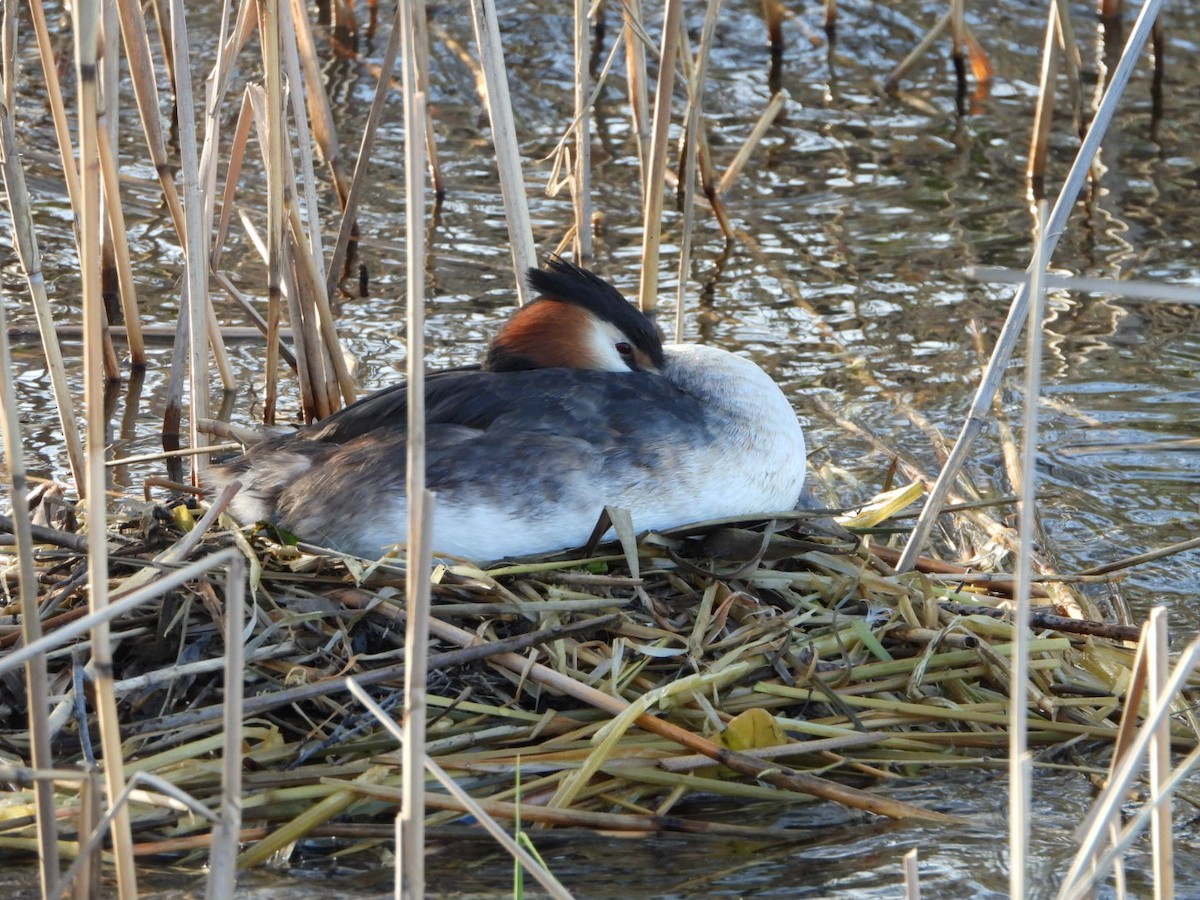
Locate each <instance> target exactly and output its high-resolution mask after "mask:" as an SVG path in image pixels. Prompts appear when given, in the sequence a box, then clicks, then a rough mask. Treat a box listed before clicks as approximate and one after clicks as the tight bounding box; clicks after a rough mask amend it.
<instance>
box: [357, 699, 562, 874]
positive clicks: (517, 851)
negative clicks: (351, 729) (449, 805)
mask: <svg viewBox="0 0 1200 900" xmlns="http://www.w3.org/2000/svg"><path fill="white" fill-rule="evenodd" d="M346 686H347V688H348V689H349V691H350V693H351V694H353V695H354V698H355V699H356V700H358V702H359V703H361V704H362V705H363V706H365V707H366V708H367V709H368V710H369V711H370V713H371V714H372V715H373V716H374V717H375V719H376V720H377V721H378V722H379V723H380V724H381V725H382V726H383V727H384V730H385V731H387V732H388V733H389V734H391V736H392V737H394V738H395V739H396V740H397V741H398V742H400V744H401V746H402V747H404V746H407V745H406V744H405V741H406V740H407V738H406V736H405V734H404V733H403V732H402V731H401V730H400V729H399V728H398V727H397V726H396V724H395V723H394V722H393V721H392V720H391V718H390V717H389V716H388V714H387V713H386V712H384V710H383V709H382V708H381V707H380V706H379V704H378V703H376V702H375V701H374V700H373V699H371V695H370V694H368V693H367V692H366V691H364V690H363V689H362V688H361V687H360V686H359V685H358V683H357V682H355V680H354V679H353V678H347V679H346ZM417 756H418V757H419V759H418V760H417V761H420V762H422V763H423V766H424V769H427V770H428V771H429V772H430V774H432V775H433V776H434V777H435V778H436V779H437V780H438V781H439V782H441V784H442V786H443V787H444V788H445V789H446V790H447V791H448V792H449V793H450V795H451V796H452V797H453V798H454V800H456V801H457V807H458V808H460V809H462V810H463V811H464V812H468V813H470V814H471V815H472V816H474V817H475V819H476V821H478V822H479V823H480V824H481V825H482V826H483V827H484V829H486V830H487V832H488V834H490V835H491V836H492V837H493V838H495V839H496V842H497V843H498V844H500V846H502V847H503V848H504V849H505V850H506V851H507V852H508V853H509V854H511V855H512V856H513V857H514V858H515V859H517V860H518V861H519V862H520V863H521V865H523V866H525V868H526V869H528V870H529V872H530V873H531V874H532V875H533V876H534V878H536V879H537V880H538V883H539V884H541V885H542V887H544V888H545V889H546V890H547V891H549V892H550V894H551V895H552V896H554V897H559V898H570V897H571V894H570V893H569V892H568V891H567V889H566V888H564V887H563V886H562V884H561V883H560V882H559V881H558V879H557V878H555V877H554V875H553V874H552V873H551V872H550V871H549V870H548V869H547V868H546V867H545V866H543V865H542V864H541V862H540V861H539V860H537V859H535V858H534V857H533V855H532V854H530V853H529V851H528V850H526V849H525V848H524V847H522V846H521V845H520V844H518V843H517V842H516V841H515V840H514V839H513V838H512V837H510V836H509V835H508V834H507V833H506V832H505V831H504V830H503V829H501V828H500V826H499V825H498V824H497V823H496V821H495V819H494V818H492V815H491V814H490V813H489V812H488V810H487V809H486V808H485V805H484V804H483V803H480V802H479V801H478V800H476V799H475V798H474V797H472V796H471V795H470V794H468V793H467V792H466V791H464V790H462V788H460V787H459V786H458V785H457V784H456V783H455V782H454V780H453V779H452V778H450V776H449V775H447V774H446V772H445V771H444V770H443V769H442V767H441V766H439V765H438V764H437V763H436V762H434V761H433V759H431V758H430V757H428V756H426V755H425V754H424V753H423V752H422V753H420V754H417ZM408 760H409V755H408V754H407V753H406V754H405V765H406V766H407V765H409V761H408ZM421 780H422V785H423V784H424V770H422V772H421ZM362 787H363V790H364V793H367V794H371V795H374V796H382V797H386V798H387V799H391V800H394V799H396V794H395V792H394V791H390V790H386V789H384V790H374V789H373V786H367V785H363V786H362ZM406 796H407V793H406V792H404V791H401V792H400V798H399V799H400V800H401V802H403V799H404V797H406ZM431 799H432V798H431ZM408 887H409V886H408V885H405V888H404V889H407V888H408ZM402 890H403V889H402Z"/></svg>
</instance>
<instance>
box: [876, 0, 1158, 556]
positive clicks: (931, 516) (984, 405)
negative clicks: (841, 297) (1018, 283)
mask: <svg viewBox="0 0 1200 900" xmlns="http://www.w3.org/2000/svg"><path fill="white" fill-rule="evenodd" d="M1160 5H1161V0H1147V2H1146V3H1145V4H1143V6H1142V8H1141V10H1140V11H1139V13H1138V18H1137V21H1136V23H1135V24H1134V27H1133V30H1132V31H1131V32H1130V35H1129V40H1128V41H1127V42H1126V44H1125V49H1124V50H1123V51H1122V53H1121V59H1120V61H1119V62H1118V64H1117V68H1116V71H1114V72H1113V76H1112V80H1111V81H1110V82H1109V84H1108V87H1107V88H1106V89H1105V92H1104V97H1103V99H1102V100H1101V102H1100V106H1099V108H1098V109H1097V111H1096V116H1095V119H1094V120H1093V122H1092V126H1091V128H1090V129H1089V130H1088V133H1087V136H1086V137H1085V138H1084V140H1083V142H1082V144H1081V145H1080V147H1079V152H1078V153H1077V154H1076V156H1075V160H1074V161H1073V162H1072V164H1071V169H1070V172H1069V173H1068V174H1067V178H1066V181H1065V182H1064V184H1063V187H1062V190H1061V191H1060V192H1059V195H1058V199H1057V200H1056V201H1055V203H1054V208H1053V210H1052V211H1051V213H1050V217H1049V219H1048V221H1047V224H1046V233H1047V246H1046V258H1047V260H1049V259H1051V258H1052V257H1053V253H1054V248H1055V247H1056V246H1057V244H1058V239H1059V237H1061V235H1062V233H1063V231H1064V230H1065V228H1066V225H1067V221H1068V219H1069V218H1070V214H1071V210H1072V209H1073V208H1074V205H1075V200H1076V198H1077V197H1078V196H1079V192H1080V190H1082V188H1083V182H1084V180H1085V179H1086V178H1087V176H1088V173H1089V172H1090V170H1091V165H1092V161H1093V159H1094V158H1095V156H1096V153H1097V151H1098V150H1099V148H1100V141H1101V140H1102V139H1103V137H1104V134H1105V133H1106V132H1107V130H1108V127H1109V125H1110V124H1111V122H1112V118H1113V114H1114V113H1115V111H1116V107H1117V104H1118V102H1119V100H1120V98H1121V96H1122V94H1123V93H1124V91H1125V87H1126V85H1127V84H1128V83H1129V77H1130V75H1131V74H1132V72H1133V67H1134V66H1135V65H1136V63H1137V57H1138V54H1139V52H1140V50H1141V48H1142V47H1143V46H1144V44H1145V42H1146V39H1147V37H1148V36H1149V33H1150V28H1151V25H1152V24H1153V22H1154V19H1155V17H1156V16H1157V15H1158V10H1159V6H1160ZM1028 303H1029V290H1028V288H1021V289H1019V290H1018V291H1017V293H1016V296H1015V297H1014V298H1013V302H1012V305H1011V307H1010V308H1009V313H1008V318H1007V319H1006V320H1005V323H1004V327H1003V329H1002V331H1001V333H1000V336H999V337H998V338H997V340H996V345H995V348H994V349H993V351H992V357H991V359H990V360H989V361H988V365H987V369H986V370H985V371H984V374H983V377H982V378H981V380H980V385H979V388H978V389H977V391H976V393H975V397H974V399H973V400H972V402H971V408H970V410H969V411H968V414H967V418H966V420H965V421H964V422H963V426H962V429H961V430H960V432H959V436H958V440H957V441H955V443H954V448H953V450H952V451H951V453H950V456H949V458H948V459H947V460H946V463H945V465H944V466H943V467H942V471H941V473H939V475H938V479H937V483H936V484H935V485H934V489H933V491H932V493H931V494H930V496H929V499H928V500H927V501H926V504H925V509H924V510H923V511H922V514H921V517H920V518H919V519H918V520H917V524H916V527H914V528H913V532H912V534H911V535H910V536H909V540H908V543H907V544H906V545H905V548H904V555H903V556H902V557H901V560H900V564H899V565H898V567H897V568H899V569H900V570H901V571H905V570H907V569H909V568H911V567H912V563H913V560H914V559H915V558H916V557H917V556H918V555H919V554H920V551H921V549H922V547H923V545H924V544H925V541H926V540H928V538H929V534H930V532H931V530H932V528H933V524H934V522H935V520H936V518H937V514H938V510H939V509H941V506H942V504H943V503H945V500H946V496H947V494H948V493H949V491H950V488H951V485H952V484H953V483H954V481H955V479H956V478H957V476H958V473H959V471H960V470H961V468H962V465H963V463H964V462H965V460H966V456H967V453H968V452H970V449H971V446H972V445H973V444H974V442H975V438H976V437H977V436H978V435H979V433H980V431H982V430H983V425H984V423H985V421H986V418H987V411H988V408H989V407H990V406H991V401H992V397H993V396H994V395H995V393H996V390H997V389H998V387H999V384H1000V381H1001V379H1002V377H1003V374H1004V370H1005V368H1006V366H1007V364H1008V360H1009V358H1010V357H1011V356H1012V352H1013V349H1014V348H1015V346H1016V342H1017V339H1018V337H1019V336H1020V333H1021V328H1022V327H1023V324H1024V319H1025V316H1026V311H1027V307H1028Z"/></svg>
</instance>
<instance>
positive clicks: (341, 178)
mask: <svg viewBox="0 0 1200 900" xmlns="http://www.w3.org/2000/svg"><path fill="white" fill-rule="evenodd" d="M289 10H290V15H289V16H288V22H289V26H288V27H289V30H290V32H291V34H290V35H289V36H288V39H287V54H288V57H289V61H288V66H289V68H292V61H291V57H292V56H293V54H295V56H296V57H297V58H298V59H297V61H298V63H299V64H300V65H301V67H302V70H303V72H304V77H303V80H301V79H300V78H299V77H297V75H296V74H294V73H293V74H291V75H289V77H290V78H291V79H292V80H293V83H294V84H295V85H300V84H303V85H304V91H303V93H304V102H305V104H306V105H307V107H308V116H309V118H310V119H311V122H312V132H313V137H314V138H315V139H316V141H317V146H319V147H320V148H321V156H322V157H323V158H324V160H325V164H326V165H327V166H328V167H329V177H330V180H331V181H332V182H333V187H334V190H336V191H337V196H338V202H339V203H340V204H341V206H342V208H343V209H345V206H346V194H347V192H348V191H349V185H348V184H347V182H346V176H345V174H344V173H343V172H342V165H341V156H342V145H341V140H340V139H339V138H338V133H337V125H336V123H335V122H334V120H333V111H332V110H331V109H330V106H329V93H328V92H327V91H326V90H325V78H324V76H323V74H322V72H321V60H320V58H319V57H318V56H317V48H316V44H315V42H314V41H313V34H312V23H311V22H309V20H308V7H307V5H306V4H304V3H303V2H301V0H291V3H290V5H289ZM384 80H385V81H386V80H387V79H384ZM297 93H299V91H298V90H296V89H293V91H292V94H293V97H294V96H295V95H296V94H297ZM294 115H295V116H296V121H297V122H300V121H301V117H300V112H299V108H298V107H296V109H295V112H294ZM303 143H304V142H303V141H301V144H302V145H303ZM310 221H314V222H315V221H316V219H315V218H314V219H311V220H310ZM318 250H319V248H318V247H316V246H314V247H313V252H314V254H315V253H317V252H318ZM331 293H332V291H331Z"/></svg>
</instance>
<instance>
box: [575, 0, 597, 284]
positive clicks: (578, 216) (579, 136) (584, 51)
mask: <svg viewBox="0 0 1200 900" xmlns="http://www.w3.org/2000/svg"><path fill="white" fill-rule="evenodd" d="M590 5H591V4H590V3H589V2H588V0H575V18H574V21H575V39H574V47H575V124H574V137H575V159H574V162H575V166H574V172H573V173H572V176H571V199H572V201H573V202H572V206H573V207H574V210H575V261H576V262H577V263H578V264H579V265H581V266H590V265H591V260H592V129H591V124H592V119H591V108H590V105H589V102H588V93H589V88H590V81H591V75H590V72H589V70H588V64H589V61H590V58H591V28H590V27H589V26H588V8H589V6H590Z"/></svg>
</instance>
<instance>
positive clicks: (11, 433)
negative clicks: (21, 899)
mask: <svg viewBox="0 0 1200 900" xmlns="http://www.w3.org/2000/svg"><path fill="white" fill-rule="evenodd" d="M6 61H7V60H6ZM8 84H9V81H8V79H7V78H5V79H4V86H5V87H7V86H8ZM8 110H9V107H8V106H7V105H4V106H3V108H0V127H3V133H4V137H3V141H2V143H0V157H2V158H3V165H4V172H5V183H6V184H11V183H12V179H10V178H9V173H8V170H9V163H10V160H11V159H15V154H14V153H13V150H14V149H15V148H14V147H13V144H14V143H15V139H14V137H13V135H12V122H11V121H10V120H9V117H8ZM17 168H18V169H19V168H20V167H19V166H18V167H17ZM5 298H6V294H5V292H3V291H0V381H2V382H3V383H2V384H0V432H2V433H3V437H4V445H3V446H4V455H5V457H6V458H7V459H8V474H9V477H10V479H11V481H12V492H11V493H10V495H9V496H10V497H11V498H12V513H13V514H12V518H13V533H14V534H15V535H16V538H17V573H18V577H19V579H20V599H21V610H22V615H21V639H22V640H23V641H24V642H25V644H26V645H29V644H33V643H36V642H37V641H38V639H39V638H41V636H42V623H41V619H40V618H39V617H38V612H37V610H38V578H37V572H36V570H35V569H34V566H33V535H32V534H31V524H32V523H31V522H30V520H29V507H28V505H27V504H26V503H25V496H26V494H28V492H29V484H28V482H27V481H26V480H25V454H24V447H23V445H22V440H21V421H20V416H19V413H18V411H17V395H16V391H15V389H14V385H15V384H16V378H15V376H14V372H13V365H12V353H11V351H10V348H9V343H8V316H7V312H6V306H7V302H6V299H5ZM25 687H26V690H27V692H28V693H27V697H28V707H29V709H28V718H29V745H30V747H29V749H30V756H31V759H32V763H33V768H34V769H38V770H40V771H43V772H45V771H49V770H50V769H52V768H53V767H54V754H53V750H52V749H51V746H50V721H49V713H50V707H49V703H48V701H47V698H48V697H49V696H50V684H49V677H48V675H47V672H46V657H45V656H44V655H42V654H39V655H37V656H36V657H34V658H32V659H30V660H29V661H28V662H27V663H26V664H25ZM33 790H34V809H35V812H36V815H37V846H38V865H39V867H40V876H41V884H42V896H48V895H49V890H50V886H51V885H52V884H53V883H54V881H55V880H56V879H57V878H58V830H57V827H56V819H55V808H54V782H53V781H51V780H49V779H46V778H39V779H37V780H36V781H35V782H34V787H33Z"/></svg>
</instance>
